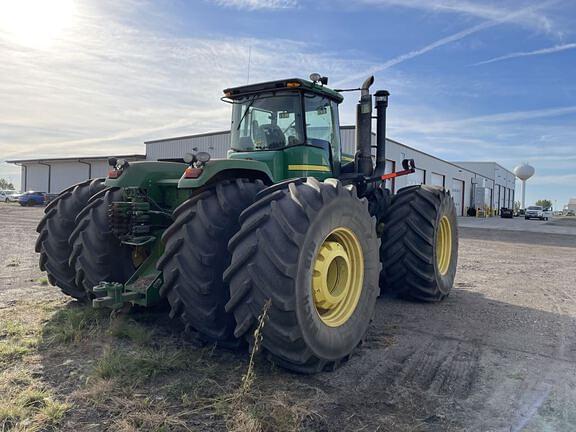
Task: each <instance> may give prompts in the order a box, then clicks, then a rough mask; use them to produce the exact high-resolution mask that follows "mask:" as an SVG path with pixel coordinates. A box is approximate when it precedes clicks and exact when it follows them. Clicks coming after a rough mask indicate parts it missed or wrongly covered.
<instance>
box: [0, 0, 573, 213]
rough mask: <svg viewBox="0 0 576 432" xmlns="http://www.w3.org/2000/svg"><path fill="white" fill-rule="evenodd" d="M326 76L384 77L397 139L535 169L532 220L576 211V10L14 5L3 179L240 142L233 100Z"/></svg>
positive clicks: (267, 2)
mask: <svg viewBox="0 0 576 432" xmlns="http://www.w3.org/2000/svg"><path fill="white" fill-rule="evenodd" d="M312 72H319V73H321V74H323V75H326V76H328V77H329V79H330V85H331V86H335V87H357V86H358V85H359V84H360V83H361V82H362V81H363V80H364V79H365V78H366V77H367V76H368V75H370V74H374V75H375V77H376V84H375V86H374V88H375V89H387V90H389V91H390V93H391V97H390V107H389V109H388V136H389V137H390V138H392V139H395V140H398V141H401V142H403V143H405V144H407V145H409V146H412V147H415V148H418V149H420V150H423V151H425V152H428V153H431V154H433V155H435V156H438V157H441V158H444V159H447V160H475V161H476V160H478V161H495V162H498V163H499V164H500V165H502V166H504V167H505V168H507V169H510V170H512V169H513V168H514V167H515V166H516V165H518V164H520V163H521V162H528V163H530V164H531V165H533V166H534V167H535V169H536V174H535V176H534V177H533V178H532V179H530V180H529V182H528V189H527V204H528V203H532V202H534V201H535V200H537V199H540V198H547V199H551V200H552V201H553V202H555V203H556V206H557V207H561V206H562V205H563V204H565V203H566V202H567V201H568V198H569V197H571V196H572V197H576V2H575V1H573V0H548V1H544V0H509V1H506V2H502V1H473V0H332V1H327V0H325V1H322V0H315V1H309V0H188V1H185V0H156V1H152V0H51V1H45V0H0V178H1V177H3V178H7V179H9V180H11V181H14V182H15V183H19V177H20V174H19V173H20V169H19V168H18V167H16V166H13V165H9V164H6V163H4V162H3V161H5V160H9V159H25V158H37V157H55V156H90V155H109V154H114V153H115V154H120V153H122V154H128V153H143V152H144V145H143V142H144V141H145V140H151V139H160V138H167V137H172V136H178V135H188V134H194V133H203V132H210V131H216V130H224V129H227V128H228V124H229V121H230V107H229V105H228V104H225V103H222V102H221V101H220V97H221V96H222V89H224V88H226V87H231V86H235V85H242V84H245V83H246V82H257V81H264V80H273V79H282V78H287V77H294V76H296V77H307V76H308V75H309V74H310V73H312ZM356 99H357V95H356V94H354V93H347V94H346V99H345V101H344V103H343V104H342V106H341V124H353V123H354V115H353V112H354V105H355V103H356ZM517 191H518V193H519V188H518V189H517ZM518 196H519V195H518Z"/></svg>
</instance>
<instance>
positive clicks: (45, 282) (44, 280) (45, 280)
mask: <svg viewBox="0 0 576 432" xmlns="http://www.w3.org/2000/svg"><path fill="white" fill-rule="evenodd" d="M36 282H38V283H39V284H40V285H42V286H46V285H48V278H47V277H41V278H38V279H36Z"/></svg>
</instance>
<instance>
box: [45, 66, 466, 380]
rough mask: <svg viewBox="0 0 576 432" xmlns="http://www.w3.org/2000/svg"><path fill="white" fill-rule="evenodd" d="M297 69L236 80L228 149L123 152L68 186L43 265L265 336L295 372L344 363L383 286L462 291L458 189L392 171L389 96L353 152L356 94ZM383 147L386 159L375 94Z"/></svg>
mask: <svg viewBox="0 0 576 432" xmlns="http://www.w3.org/2000/svg"><path fill="white" fill-rule="evenodd" d="M310 78H311V80H310V81H309V80H303V79H287V80H280V81H272V82H265V83H259V84H250V85H246V86H242V87H235V88H229V89H226V90H225V91H224V97H223V100H224V101H226V102H228V103H230V104H231V105H232V122H231V142H230V149H229V151H228V157H227V158H226V159H222V160H211V159H210V155H209V154H207V153H204V152H200V153H196V154H186V155H182V159H180V160H175V161H164V162H154V161H145V162H132V163H130V164H129V163H128V162H127V161H124V160H116V159H110V161H109V163H110V172H109V175H108V177H107V178H106V179H97V180H90V181H87V182H84V183H80V184H77V185H75V186H72V187H71V188H69V189H67V190H65V191H64V192H62V193H61V194H60V196H59V197H58V198H57V199H55V200H54V201H52V202H51V203H50V204H49V205H48V206H47V207H46V214H45V216H44V218H43V219H42V221H41V222H40V224H39V226H38V232H39V238H38V241H37V244H36V251H37V252H38V253H40V268H41V269H42V270H45V271H46V272H47V274H48V278H49V281H50V282H51V283H52V284H53V285H56V286H58V287H60V288H61V290H62V291H63V292H64V293H66V294H68V295H70V296H72V297H74V298H76V299H78V300H82V301H88V302H91V303H92V304H93V306H94V307H100V308H102V307H107V308H111V309H119V308H122V307H124V306H126V305H140V306H145V307H149V306H153V305H156V304H158V303H160V302H164V301H166V300H167V301H168V303H169V305H170V310H171V311H170V316H171V317H172V318H179V319H180V320H182V322H183V324H184V326H185V328H186V331H187V332H191V333H193V334H194V335H196V337H197V338H199V339H201V340H203V341H205V342H207V343H215V344H218V345H220V346H225V347H237V346H241V345H244V343H245V342H248V344H253V343H254V341H253V337H254V330H255V328H256V327H257V325H258V322H259V317H260V316H261V314H262V313H263V311H264V310H265V311H266V319H265V325H264V327H263V330H262V337H263V338H262V343H261V347H262V349H263V351H264V352H265V354H266V356H267V357H268V358H269V359H270V360H271V361H272V362H274V363H276V364H278V365H280V366H283V367H285V368H288V369H290V370H293V371H298V372H302V373H314V372H318V371H322V370H327V369H333V368H335V367H337V366H338V365H340V364H341V363H342V362H343V361H344V360H346V359H348V357H349V356H350V354H351V353H352V351H353V350H354V349H355V348H356V347H357V346H358V345H359V344H360V343H361V342H362V340H363V339H364V337H365V335H366V332H367V329H368V326H369V324H370V321H371V319H372V316H373V314H374V307H375V302H376V298H377V297H378V295H379V293H380V291H381V290H382V291H387V292H391V293H395V294H398V295H401V296H403V297H409V298H413V299H417V300H421V301H440V300H442V299H444V298H445V297H446V296H448V294H449V293H450V290H451V288H452V285H453V281H454V276H455V272H456V261H457V255H458V253H457V250H458V236H457V226H456V212H455V207H454V203H453V201H452V198H451V197H450V194H449V192H447V191H445V190H443V189H439V188H434V187H429V186H425V185H422V186H409V187H406V188H403V189H401V190H399V191H398V193H397V194H396V195H394V196H391V194H390V192H389V191H388V190H387V189H386V188H385V181H386V180H387V179H390V178H393V177H396V176H400V175H406V174H410V173H412V172H414V169H415V166H414V161H412V160H405V161H403V168H404V170H403V171H400V172H396V173H387V174H386V173H385V172H384V167H385V160H386V159H385V145H386V131H385V122H386V108H387V105H388V95H389V93H388V92H387V91H383V90H381V91H378V92H376V93H375V94H374V96H372V95H371V94H370V86H371V85H372V84H373V81H374V78H373V77H370V78H369V79H367V80H366V81H365V82H364V83H363V85H362V87H361V88H359V89H355V90H359V91H360V93H361V96H360V101H359V102H358V105H357V114H356V116H357V119H356V121H357V124H356V153H355V154H354V155H350V156H347V155H343V154H342V150H341V143H340V125H339V117H338V106H339V104H340V103H341V102H342V100H343V96H342V94H341V93H342V92H343V91H344V90H340V91H337V90H332V89H330V88H328V87H327V78H325V77H321V76H320V75H318V74H313V75H311V77H310ZM373 99H374V101H375V108H376V117H375V118H376V120H377V122H376V123H377V131H376V152H375V153H376V155H375V156H376V158H375V163H374V160H373V157H372V142H371V138H372V132H371V128H372V119H373V108H372V102H373Z"/></svg>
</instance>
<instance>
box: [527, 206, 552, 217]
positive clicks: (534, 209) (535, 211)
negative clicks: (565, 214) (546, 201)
mask: <svg viewBox="0 0 576 432" xmlns="http://www.w3.org/2000/svg"><path fill="white" fill-rule="evenodd" d="M551 217H552V210H550V209H545V208H544V207H542V206H529V207H527V208H526V212H525V213H524V219H526V220H528V219H540V220H548V219H549V218H551Z"/></svg>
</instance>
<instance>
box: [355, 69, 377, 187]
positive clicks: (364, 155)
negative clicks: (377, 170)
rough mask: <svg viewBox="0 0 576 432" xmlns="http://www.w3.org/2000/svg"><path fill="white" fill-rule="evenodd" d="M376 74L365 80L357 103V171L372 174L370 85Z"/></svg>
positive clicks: (367, 174)
mask: <svg viewBox="0 0 576 432" xmlns="http://www.w3.org/2000/svg"><path fill="white" fill-rule="evenodd" d="M372 84H374V76H370V77H369V78H367V79H366V81H364V83H363V84H362V87H361V89H360V90H361V92H360V100H359V101H358V104H357V105H356V172H357V173H359V174H362V175H364V176H367V177H369V176H371V175H372V172H373V169H374V168H373V165H372V151H371V148H372V95H371V94H370V86H371V85H372Z"/></svg>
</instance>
